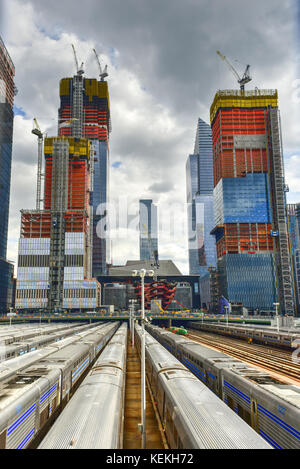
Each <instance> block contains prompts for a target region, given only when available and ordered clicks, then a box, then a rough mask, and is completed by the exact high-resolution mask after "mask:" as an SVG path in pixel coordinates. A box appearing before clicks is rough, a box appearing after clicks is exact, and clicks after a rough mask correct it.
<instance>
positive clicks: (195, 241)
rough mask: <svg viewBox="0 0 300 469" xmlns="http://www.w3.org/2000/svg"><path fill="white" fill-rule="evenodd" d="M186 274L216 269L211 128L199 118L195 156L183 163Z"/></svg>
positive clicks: (198, 273)
mask: <svg viewBox="0 0 300 469" xmlns="http://www.w3.org/2000/svg"><path fill="white" fill-rule="evenodd" d="M186 184H187V203H188V236H189V242H188V244H189V272H190V274H191V275H200V276H203V275H205V274H206V273H207V272H208V267H209V266H213V267H215V266H216V261H217V259H216V242H215V239H214V236H212V235H211V234H210V232H211V230H212V229H213V227H214V214H213V157H212V134H211V128H210V126H209V125H208V124H207V123H206V122H204V121H203V120H202V119H198V125H197V132H196V139H195V148H194V154H193V155H189V157H188V160H187V164H186Z"/></svg>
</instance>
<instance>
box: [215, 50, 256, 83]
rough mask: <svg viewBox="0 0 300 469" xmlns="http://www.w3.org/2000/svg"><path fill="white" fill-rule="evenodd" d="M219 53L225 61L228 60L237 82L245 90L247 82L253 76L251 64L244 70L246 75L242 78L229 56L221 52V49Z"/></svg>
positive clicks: (227, 62)
mask: <svg viewBox="0 0 300 469" xmlns="http://www.w3.org/2000/svg"><path fill="white" fill-rule="evenodd" d="M217 54H218V56H219V57H220V58H221V59H222V60H224V62H226V64H227V66H228V67H229V69H230V70H231V71H232V73H233V74H234V76H235V77H236V79H237V82H238V83H239V85H240V89H241V91H244V90H245V84H246V83H249V81H251V80H252V78H251V77H250V72H249V71H250V65H247V66H246V69H245V71H244V75H243V76H242V78H241V77H240V76H239V74H238V72H237V71H236V69H235V68H234V67H233V66H232V65H231V63H230V62H229V60H228V59H227V57H225V55H223V54H221V52H220V51H219V50H217Z"/></svg>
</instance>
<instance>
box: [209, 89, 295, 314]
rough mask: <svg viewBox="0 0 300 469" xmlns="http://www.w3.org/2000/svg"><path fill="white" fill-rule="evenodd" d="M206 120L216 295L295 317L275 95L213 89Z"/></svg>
mask: <svg viewBox="0 0 300 469" xmlns="http://www.w3.org/2000/svg"><path fill="white" fill-rule="evenodd" d="M210 118H211V127H212V138H213V159H214V216H215V227H214V230H213V232H214V234H215V237H216V244H217V258H218V263H217V266H218V273H219V283H220V288H221V294H222V295H223V296H224V297H225V298H228V299H229V300H230V301H231V302H234V303H243V305H244V306H245V307H249V308H258V309H268V310H270V309H273V308H274V306H273V303H274V302H275V301H278V302H279V303H280V309H281V312H283V313H286V314H293V311H294V306H293V294H292V283H291V272H290V257H289V248H288V237H287V223H286V222H287V220H286V190H287V188H286V186H285V183H284V169H283V156H282V144H281V132H280V129H281V127H280V117H279V110H278V95H277V90H257V89H256V90H255V91H243V90H223V91H218V92H217V93H216V95H215V98H214V101H213V103H212V105H211V109H210Z"/></svg>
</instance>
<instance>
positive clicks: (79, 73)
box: [72, 44, 84, 75]
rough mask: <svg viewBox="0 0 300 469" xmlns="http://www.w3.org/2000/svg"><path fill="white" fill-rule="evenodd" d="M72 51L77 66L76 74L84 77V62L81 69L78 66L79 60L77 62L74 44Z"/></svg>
mask: <svg viewBox="0 0 300 469" xmlns="http://www.w3.org/2000/svg"><path fill="white" fill-rule="evenodd" d="M72 49H73V53H74V60H75V65H76V73H77V75H83V74H84V70H83V62H82V63H81V66H80V68H79V66H78V60H77V55H76V50H75V47H74V44H72Z"/></svg>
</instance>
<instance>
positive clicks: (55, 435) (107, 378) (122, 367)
mask: <svg viewBox="0 0 300 469" xmlns="http://www.w3.org/2000/svg"><path fill="white" fill-rule="evenodd" d="M126 349H127V324H126V323H124V324H123V325H122V326H121V327H120V328H119V329H118V331H117V332H116V334H115V335H114V336H113V338H112V339H111V340H110V342H109V343H108V344H107V345H106V347H105V350H104V351H103V352H102V353H101V355H100V357H99V358H98V359H97V361H96V362H95V364H94V365H93V367H92V369H91V371H90V372H89V374H88V376H87V377H86V378H85V379H84V380H83V381H82V383H81V385H80V386H79V388H78V389H77V391H76V393H75V394H74V396H73V397H72V399H71V400H70V401H69V403H68V404H67V406H66V408H65V409H64V410H63V412H62V413H61V415H60V416H59V417H58V419H57V420H56V422H55V423H54V425H53V426H52V428H51V430H50V431H49V433H48V434H47V435H46V437H45V438H44V439H43V441H42V443H41V444H40V445H39V447H38V449H120V448H122V445H123V421H124V398H125V377H126Z"/></svg>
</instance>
